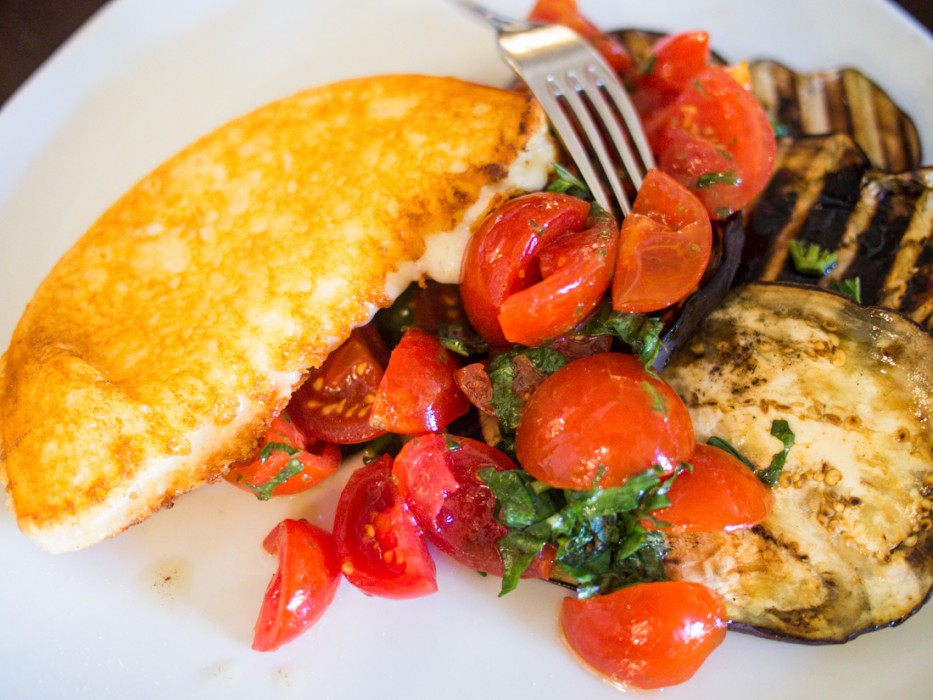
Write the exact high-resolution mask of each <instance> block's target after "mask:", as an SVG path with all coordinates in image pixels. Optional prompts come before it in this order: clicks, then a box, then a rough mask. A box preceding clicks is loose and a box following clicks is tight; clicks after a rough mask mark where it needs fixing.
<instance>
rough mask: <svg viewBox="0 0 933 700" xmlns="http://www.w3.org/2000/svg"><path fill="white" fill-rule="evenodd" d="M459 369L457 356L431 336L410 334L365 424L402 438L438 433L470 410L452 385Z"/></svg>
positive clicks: (385, 376) (399, 347) (417, 331)
mask: <svg viewBox="0 0 933 700" xmlns="http://www.w3.org/2000/svg"><path fill="white" fill-rule="evenodd" d="M458 369H460V364H459V363H458V362H457V359H456V356H455V355H454V354H453V353H452V352H450V351H449V350H448V349H447V348H445V347H444V346H443V345H441V342H440V341H439V340H438V339H437V338H436V337H435V336H433V335H431V334H430V333H427V332H425V331H423V330H421V329H420V328H409V329H408V330H406V331H405V333H404V335H402V339H401V340H400V341H399V344H398V345H396V346H395V348H394V349H393V350H392V355H391V356H390V357H389V364H388V366H387V367H386V371H385V374H383V375H382V381H380V382H379V389H378V391H377V392H376V398H375V400H374V401H373V406H372V412H371V413H370V416H369V422H370V423H371V424H372V425H373V426H374V427H376V428H379V429H380V430H386V431H388V432H391V433H399V434H402V435H420V434H422V433H431V432H437V431H439V430H443V429H444V428H446V427H447V425H448V424H449V423H450V422H451V421H453V420H454V419H455V418H459V417H460V416H462V415H463V414H464V413H466V412H467V411H468V410H469V409H470V401H469V399H467V397H466V395H464V393H463V392H462V391H460V387H459V386H458V385H457V380H456V378H455V373H456V372H457V370H458Z"/></svg>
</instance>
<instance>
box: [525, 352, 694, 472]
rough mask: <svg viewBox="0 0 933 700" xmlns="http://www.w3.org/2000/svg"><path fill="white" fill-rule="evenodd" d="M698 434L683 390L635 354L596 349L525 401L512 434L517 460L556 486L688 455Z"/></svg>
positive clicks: (669, 466)
mask: <svg viewBox="0 0 933 700" xmlns="http://www.w3.org/2000/svg"><path fill="white" fill-rule="evenodd" d="M694 446H695V441H694V434H693V424H692V423H691V421H690V415H689V414H688V413H687V409H686V407H685V406H684V404H683V401H681V400H680V397H679V396H677V394H676V393H675V392H674V390H673V389H671V388H670V386H668V385H667V384H665V383H664V382H663V381H662V380H661V379H659V378H658V377H657V376H656V375H654V374H650V373H649V372H648V371H646V370H645V369H644V367H642V366H641V365H640V364H639V362H638V360H637V359H636V358H635V357H633V356H631V355H626V354H623V353H614V352H611V353H601V354H598V355H591V356H589V357H584V358H581V359H579V360H574V361H573V362H571V363H569V364H567V365H565V366H564V367H562V368H561V369H559V370H557V372H555V373H554V374H552V375H551V376H550V377H548V378H547V379H545V380H544V382H542V383H541V385H540V386H539V387H538V388H537V389H536V390H535V392H534V393H533V394H532V395H531V398H530V399H528V402H527V403H526V404H525V408H524V410H523V413H522V416H521V420H520V422H519V425H518V429H517V430H516V433H515V449H516V454H517V456H518V461H519V463H520V464H521V465H522V467H523V468H524V469H525V471H527V472H528V473H529V474H531V475H532V476H534V477H535V478H536V479H539V480H541V481H543V482H545V483H547V484H550V485H551V486H554V487H556V488H564V489H583V490H589V489H594V488H596V487H603V488H609V487H612V486H619V485H620V484H621V483H622V482H623V481H625V479H626V478H627V477H629V476H631V475H632V474H637V473H639V472H642V471H644V470H646V469H648V468H650V467H651V466H653V465H655V464H658V465H660V466H661V467H662V468H664V469H665V470H666V471H673V469H674V468H675V467H676V466H677V465H678V464H679V463H680V462H682V461H684V460H686V459H688V458H689V457H690V456H691V455H692V454H693V451H694Z"/></svg>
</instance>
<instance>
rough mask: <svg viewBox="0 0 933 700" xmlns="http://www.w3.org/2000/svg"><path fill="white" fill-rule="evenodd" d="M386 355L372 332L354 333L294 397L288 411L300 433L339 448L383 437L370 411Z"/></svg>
mask: <svg viewBox="0 0 933 700" xmlns="http://www.w3.org/2000/svg"><path fill="white" fill-rule="evenodd" d="M388 356H389V354H388V351H387V350H386V349H385V346H384V345H383V343H382V340H381V338H380V337H379V334H378V332H377V331H376V329H375V328H374V327H372V326H371V325H370V326H364V327H362V328H357V329H355V330H354V331H353V332H352V333H351V334H350V337H349V338H348V339H347V340H346V341H345V342H344V343H343V344H342V345H340V347H338V348H336V349H335V350H333V351H332V352H331V353H330V355H328V356H327V359H326V360H324V363H323V364H322V365H321V366H320V367H318V368H316V369H313V370H311V372H310V373H309V375H308V378H307V379H306V380H305V382H304V384H302V385H301V387H299V389H298V391H296V392H295V394H294V395H293V396H292V399H291V401H290V402H289V404H288V406H287V408H286V410H287V411H288V413H289V415H290V416H292V419H293V420H294V421H295V424H296V425H297V426H298V428H299V429H300V430H301V432H302V433H304V434H305V435H308V436H309V437H315V438H317V439H319V440H324V441H326V442H333V443H336V444H338V445H351V444H355V443H358V442H365V441H366V440H371V439H372V438H375V437H378V436H379V435H381V434H383V433H384V432H385V431H383V430H380V429H379V428H375V427H373V426H372V425H370V423H369V412H370V406H371V404H372V401H373V399H374V397H375V395H376V388H377V387H378V386H379V382H380V380H381V379H382V374H383V368H384V367H385V364H386V362H387V361H388Z"/></svg>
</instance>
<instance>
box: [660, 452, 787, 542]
mask: <svg viewBox="0 0 933 700" xmlns="http://www.w3.org/2000/svg"><path fill="white" fill-rule="evenodd" d="M690 463H691V464H692V465H693V470H692V471H685V472H684V473H682V474H679V475H678V476H677V478H676V479H675V480H674V483H673V484H672V485H671V489H670V491H669V492H668V497H669V498H670V500H671V505H670V506H668V507H667V508H661V509H660V510H656V511H654V512H653V513H652V515H653V516H654V517H656V518H657V519H658V520H661V521H664V522H667V523H670V525H671V531H672V532H716V531H721V530H725V531H730V530H737V529H740V528H743V527H750V526H752V525H755V524H757V523H760V522H761V521H762V520H764V519H765V518H766V517H767V515H768V513H769V512H771V501H772V498H771V490H770V489H769V488H768V487H767V486H765V485H764V484H763V483H762V481H761V479H759V478H758V477H757V476H756V475H755V474H754V472H752V470H751V469H749V468H748V467H747V466H745V465H744V464H743V463H742V462H741V460H739V459H737V458H736V457H733V456H732V455H730V454H729V453H728V452H726V451H724V450H720V449H719V448H717V447H711V446H710V445H703V444H699V445H697V447H696V452H694V453H693V457H691V458H690Z"/></svg>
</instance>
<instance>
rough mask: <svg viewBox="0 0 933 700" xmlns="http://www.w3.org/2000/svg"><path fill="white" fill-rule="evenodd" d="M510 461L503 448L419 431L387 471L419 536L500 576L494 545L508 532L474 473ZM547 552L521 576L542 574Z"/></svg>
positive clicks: (549, 555)
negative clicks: (418, 528) (422, 533)
mask: <svg viewBox="0 0 933 700" xmlns="http://www.w3.org/2000/svg"><path fill="white" fill-rule="evenodd" d="M488 468H492V469H497V470H499V471H504V470H508V469H516V468H517V467H516V465H515V463H514V462H512V460H511V459H509V458H508V457H507V456H506V455H505V454H504V453H503V452H500V451H499V450H497V449H495V448H494V447H490V446H489V445H487V444H485V443H483V442H479V441H478V440H473V439H471V438H464V437H458V436H455V435H439V434H431V435H423V436H421V437H418V438H415V439H414V440H412V441H410V442H408V443H406V444H405V446H404V447H403V448H402V450H401V451H400V452H399V453H398V455H397V456H396V458H395V463H394V465H393V467H392V475H393V477H394V478H395V482H396V484H397V485H398V490H399V493H400V494H401V495H402V498H404V499H405V502H406V503H407V504H408V507H409V508H410V509H411V512H412V514H413V515H414V516H415V520H416V521H417V522H418V524H419V525H420V526H421V529H422V531H423V532H424V534H425V536H426V537H427V538H428V539H429V540H430V541H431V542H432V543H433V544H434V545H435V546H436V547H437V548H438V549H439V550H441V551H442V552H444V553H445V554H447V555H449V556H451V557H453V558H454V559H456V560H457V561H459V562H460V563H461V564H464V565H465V566H468V567H470V568H471V569H474V570H476V571H483V572H486V573H489V574H492V575H494V576H502V575H503V572H504V567H503V564H502V555H501V554H500V553H499V549H498V547H497V545H496V543H497V542H498V540H500V539H501V538H502V537H504V536H505V535H506V534H507V533H508V530H506V528H505V526H503V525H502V524H501V523H499V522H498V521H497V520H496V519H495V516H494V511H495V506H496V497H495V495H494V494H493V492H492V490H491V489H490V488H489V487H488V486H487V485H486V484H485V483H484V482H483V481H482V480H481V479H480V478H479V477H478V476H477V472H479V471H480V470H482V469H488ZM552 563H553V552H548V553H547V554H546V555H543V556H541V557H539V558H538V559H536V560H535V562H533V563H532V566H531V567H529V570H528V571H527V572H526V575H528V576H530V577H538V578H547V577H548V575H549V574H550V566H551V564H552Z"/></svg>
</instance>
